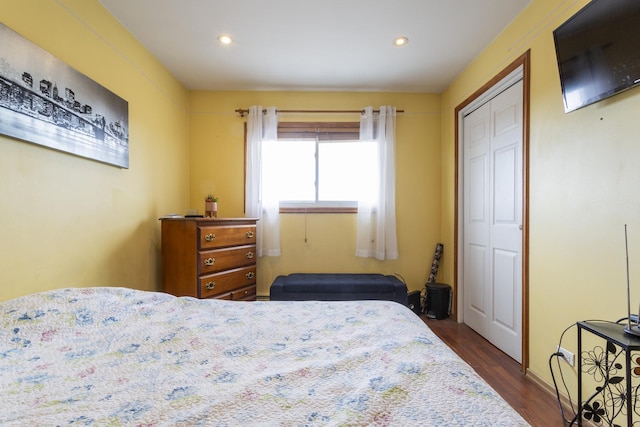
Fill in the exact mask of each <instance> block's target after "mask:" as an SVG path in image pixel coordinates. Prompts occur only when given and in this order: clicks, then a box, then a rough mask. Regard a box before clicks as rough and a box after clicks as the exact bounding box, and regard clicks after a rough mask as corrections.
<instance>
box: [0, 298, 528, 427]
mask: <svg viewBox="0 0 640 427" xmlns="http://www.w3.org/2000/svg"><path fill="white" fill-rule="evenodd" d="M0 327H1V328H0V424H2V425H29V426H33V425H43V426H49V425H51V426H53V425H136V426H156V425H158V426H159V425H167V426H174V425H175V426H180V425H201V426H253V425H257V426H262V425H268V426H325V425H341V426H474V427H475V426H509V427H514V426H525V425H527V423H526V422H525V421H524V420H523V419H522V418H521V417H520V416H519V415H518V414H517V413H516V412H515V411H514V410H513V409H512V408H511V407H509V405H507V404H506V402H505V401H504V400H503V399H502V398H500V397H499V396H498V395H497V393H496V392H495V391H494V390H492V389H491V388H490V387H489V386H488V385H487V384H486V383H485V382H484V381H483V380H482V379H481V378H480V377H479V376H478V375H477V374H476V373H475V372H474V371H473V369H471V368H470V367H469V366H468V365H467V364H466V363H465V362H463V361H462V360H461V359H460V358H459V357H458V356H457V355H455V354H454V353H453V352H452V351H451V350H450V349H449V348H448V347H447V346H446V345H444V344H443V343H442V342H441V341H440V340H439V339H438V338H437V337H436V336H435V335H434V334H433V333H432V332H431V331H430V330H429V328H428V327H427V326H426V325H425V324H424V323H423V322H422V321H421V320H420V319H419V318H418V317H417V316H416V315H415V314H414V313H413V312H411V311H410V310H409V309H407V308H406V307H404V306H402V305H400V304H397V303H395V302H387V301H366V302H344V301H338V302H315V301H308V302H275V301H272V302H268V301H264V302H249V303H246V302H231V301H218V300H196V299H192V298H176V297H173V296H171V295H167V294H162V293H154V292H143V291H135V290H131V289H125V288H87V289H65V290H58V291H52V292H44V293H40V294H35V295H31V296H26V297H22V298H18V299H15V300H11V301H7V302H2V303H0Z"/></svg>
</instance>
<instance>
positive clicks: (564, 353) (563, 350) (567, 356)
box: [558, 346, 573, 366]
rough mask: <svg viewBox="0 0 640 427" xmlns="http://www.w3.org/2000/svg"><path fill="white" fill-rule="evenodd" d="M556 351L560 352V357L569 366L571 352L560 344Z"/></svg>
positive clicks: (570, 364)
mask: <svg viewBox="0 0 640 427" xmlns="http://www.w3.org/2000/svg"><path fill="white" fill-rule="evenodd" d="M558 352H560V353H562V358H563V359H564V361H565V362H567V363H568V364H569V366H573V353H571V352H570V351H569V350H567V349H566V348H562V347H560V346H558Z"/></svg>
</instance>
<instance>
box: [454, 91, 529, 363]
mask: <svg viewBox="0 0 640 427" xmlns="http://www.w3.org/2000/svg"><path fill="white" fill-rule="evenodd" d="M522 85H523V83H522V80H519V81H518V82H517V83H515V84H513V85H512V86H510V87H509V88H507V89H506V90H504V91H502V92H501V93H499V94H498V95H496V96H495V97H494V98H492V99H491V100H489V101H487V102H486V103H484V104H483V105H482V106H480V107H478V108H477V109H475V110H474V111H472V112H470V113H469V114H467V115H466V116H465V117H464V122H463V159H464V166H463V167H464V170H463V175H464V177H463V185H464V188H463V194H464V195H463V215H464V220H463V224H462V226H463V248H464V249H463V251H464V252H463V271H464V273H463V284H462V289H463V291H462V292H463V304H464V313H463V316H464V322H465V323H466V324H467V325H469V326H470V327H471V328H473V329H474V330H475V331H477V332H478V333H479V334H481V335H482V336H484V337H485V338H486V339H487V340H489V341H490V342H491V343H493V344H494V345H495V346H496V347H498V348H500V349H501V350H502V351H504V352H505V353H507V354H508V355H509V356H511V357H512V358H514V359H515V360H517V361H518V362H522V197H523V195H522V179H523V178H522V164H523V159H522V146H523V144H522V138H523V137H522V135H523V132H522V126H523V124H522V118H523V109H522V99H523V94H522V87H523V86H522Z"/></svg>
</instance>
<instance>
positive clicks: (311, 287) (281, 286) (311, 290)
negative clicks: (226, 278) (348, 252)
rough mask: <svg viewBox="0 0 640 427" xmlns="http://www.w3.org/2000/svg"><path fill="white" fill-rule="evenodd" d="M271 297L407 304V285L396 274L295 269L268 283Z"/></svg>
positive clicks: (293, 299) (297, 299)
mask: <svg viewBox="0 0 640 427" xmlns="http://www.w3.org/2000/svg"><path fill="white" fill-rule="evenodd" d="M269 298H270V299H271V300H272V301H305V300H318V301H353V300H389V301H395V302H398V303H400V304H403V305H407V285H406V284H404V283H403V282H402V281H400V280H399V279H398V278H397V277H396V276H385V275H383V274H355V273H296V274H290V275H288V276H278V277H276V279H275V280H274V281H273V283H272V284H271V288H270V290H269Z"/></svg>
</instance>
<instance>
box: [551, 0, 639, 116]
mask: <svg viewBox="0 0 640 427" xmlns="http://www.w3.org/2000/svg"><path fill="white" fill-rule="evenodd" d="M553 39H554V42H555V48H556V57H557V59H558V68H559V70H560V83H561V85H562V96H563V98H564V110H565V112H567V113H568V112H570V111H573V110H577V109H578V108H582V107H586V106H587V105H590V104H593V103H595V102H598V101H600V100H602V99H605V98H608V97H610V96H613V95H615V94H617V93H619V92H622V91H624V90H626V89H629V88H631V87H633V86H635V85H637V84H638V83H640V0H592V1H591V2H590V3H588V4H587V5H586V6H585V7H583V8H582V9H581V10H580V11H579V12H578V13H576V14H575V15H574V16H572V17H571V18H570V19H569V20H567V22H565V23H564V24H562V25H561V26H559V27H558V28H557V29H556V30H555V31H554V32H553Z"/></svg>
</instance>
